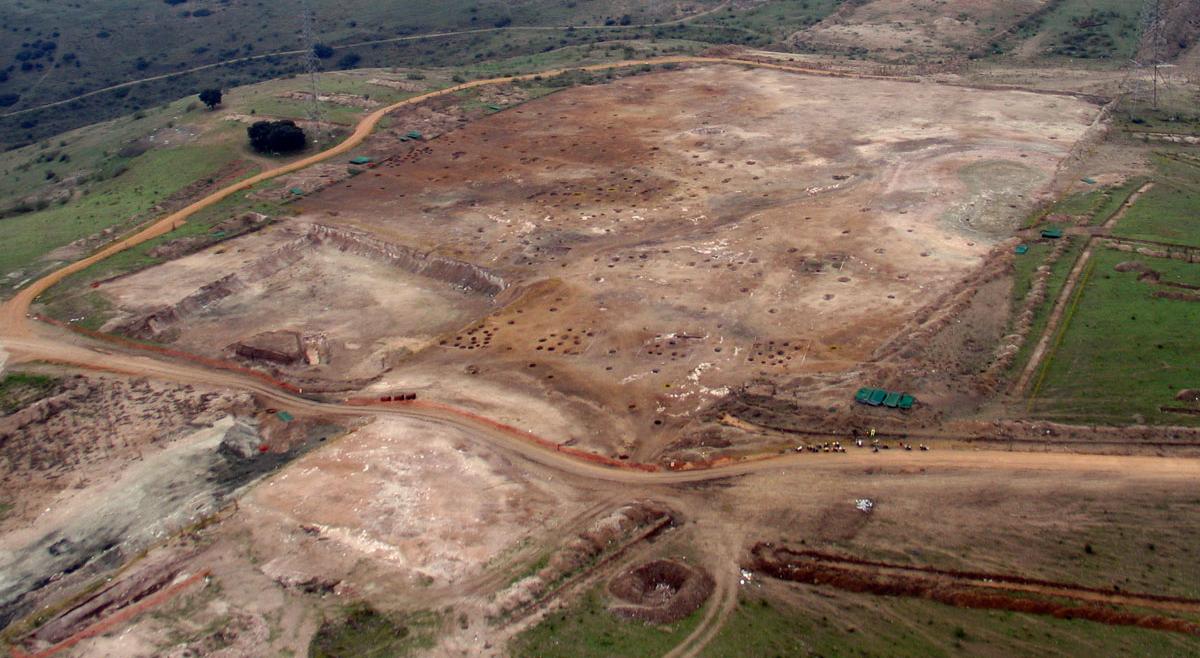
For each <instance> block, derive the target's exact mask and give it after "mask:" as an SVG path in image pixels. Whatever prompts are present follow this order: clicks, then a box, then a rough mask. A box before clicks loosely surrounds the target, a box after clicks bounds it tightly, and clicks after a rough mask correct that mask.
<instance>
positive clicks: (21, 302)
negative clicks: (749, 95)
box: [0, 56, 1200, 484]
mask: <svg viewBox="0 0 1200 658" xmlns="http://www.w3.org/2000/svg"><path fill="white" fill-rule="evenodd" d="M663 64H735V65H743V66H753V67H758V68H768V69H776V70H782V71H790V72H796V73H804V74H810V75H820V76H845V75H851V76H852V77H863V78H877V79H890V78H888V77H887V76H872V75H867V74H845V73H838V72H831V71H825V70H819V69H807V68H803V67H795V66H787V65H783V64H773V63H767V62H753V61H745V60H738V59H731V58H722V57H690V56H672V57H660V58H655V59H641V60H630V61H624V62H619V63H614V64H599V65H594V66H588V67H582V69H560V70H552V71H542V72H540V73H536V74H532V73H531V74H526V75H518V76H503V77H498V78H489V79H484V80H474V81H471V82H466V83H463V84H460V85H456V86H453V87H448V88H446V89H442V90H439V91H434V92H430V93H427V94H423V95H420V96H415V97H413V98H409V99H407V100H403V101H399V102H397V103H393V104H391V105H388V106H386V107H383V108H380V109H378V110H375V111H374V112H371V113H370V114H368V115H366V116H365V117H363V118H362V120H360V121H359V123H358V125H357V126H356V127H355V130H354V132H353V133H352V134H351V135H350V136H349V137H348V138H347V139H346V140H344V141H343V142H341V143H339V144H337V145H336V146H333V147H331V148H329V149H327V150H325V151H322V152H320V153H316V154H314V155H311V156H308V157H305V158H302V159H300V160H296V161H294V162H290V163H288V164H285V165H282V166H280V167H277V168H275V169H270V170H267V171H264V172H261V173H259V174H257V175H255V176H252V177H250V178H247V179H245V180H242V181H239V182H237V183H234V184H232V185H229V186H227V187H224V188H222V189H220V190H218V191H216V192H214V193H212V194H210V195H208V196H206V197H204V198H202V199H200V200H198V201H196V202H194V203H192V204H190V205H188V206H186V207H184V208H182V209H181V210H178V211H176V212H173V213H171V214H169V215H166V216H165V217H163V218H162V219H159V220H158V221H156V222H154V223H153V224H150V225H149V226H147V227H145V228H143V229H141V230H140V231H138V232H136V233H134V234H133V235H131V236H127V237H124V238H122V239H120V240H118V241H116V242H114V243H113V244H111V245H109V246H107V247H105V248H104V249H101V250H100V251H98V252H96V253H95V254H92V255H91V256H89V257H87V258H84V259H82V260H79V261H76V262H74V263H71V264H69V265H67V266H65V267H63V268H61V269H59V270H56V271H54V272H52V273H50V274H48V275H46V276H45V277H43V278H41V279H39V280H37V281H35V282H33V283H32V284H30V285H29V286H28V287H26V288H24V289H23V290H21V291H20V292H19V293H18V294H17V295H15V296H14V297H13V298H12V299H10V300H9V301H8V302H6V303H5V304H4V305H3V307H0V349H3V350H5V351H7V352H8V353H10V355H11V357H10V358H13V359H14V360H45V361H52V362H57V363H64V364H69V365H74V366H78V367H84V368H89V369H95V370H107V371H113V372H121V373H127V374H131V375H145V376H152V377H159V378H163V379H167V380H175V381H188V382H195V383H206V384H212V385H218V386H227V387H229V388H233V389H238V390H248V391H253V392H255V393H258V394H260V395H262V396H264V397H265V398H267V399H270V400H273V401H275V402H277V403H278V404H280V405H286V406H290V407H292V408H296V409H305V410H311V411H318V412H320V413H324V414H344V415H363V414H381V415H400V416H408V417H415V418H423V419H426V420H432V421H435V422H442V423H448V424H452V425H456V426H459V427H464V428H468V429H470V430H472V431H475V432H478V433H479V434H480V435H481V436H483V437H485V438H486V439H487V440H489V441H492V442H494V443H497V444H502V445H504V446H505V447H508V448H510V449H513V450H515V451H516V452H519V453H521V454H523V455H524V456H526V457H528V458H530V459H533V460H534V461H538V462H541V463H543V464H546V465H548V466H552V467H555V468H559V469H562V470H564V471H570V472H573V473H575V474H577V475H581V476H584V477H591V478H596V479H601V480H608V481H615V482H641V483H646V484H654V483H673V482H695V481H700V480H708V479H714V478H721V477H729V476H733V475H740V474H744V473H749V472H754V471H758V470H763V469H770V468H788V467H792V466H795V465H797V464H796V462H799V461H807V462H810V463H809V464H806V468H812V467H818V468H824V467H829V466H831V465H836V467H838V468H841V467H844V466H845V465H848V464H857V463H864V464H866V463H874V461H875V460H873V459H872V457H871V455H868V454H864V455H853V456H850V455H847V456H839V458H837V459H836V460H828V461H824V462H817V461H815V460H813V459H812V458H811V457H804V456H801V455H791V456H781V457H777V458H773V459H769V460H754V461H743V462H737V463H732V464H729V465H725V466H722V467H719V468H716V469H710V470H704V471H693V472H657V473H652V472H636V471H629V470H619V469H613V468H609V467H606V466H602V465H598V464H593V463H589V462H585V461H582V460H579V459H575V458H572V457H570V456H568V455H564V454H561V453H557V452H555V451H553V450H549V449H546V448H544V447H541V446H538V445H535V443H533V442H530V441H522V440H520V439H519V438H518V437H516V436H514V435H512V434H506V433H504V432H501V431H499V430H497V429H496V428H495V427H492V426H490V425H487V424H485V423H482V422H479V421H477V420H475V419H472V418H470V417H469V416H468V415H467V414H465V413H463V414H456V413H453V412H452V411H447V410H431V409H415V408H411V407H395V408H383V407H377V406H369V407H358V406H353V405H337V404H329V403H318V402H313V401H310V400H307V399H304V398H301V397H298V396H294V395H290V394H287V393H285V392H283V391H281V390H278V389H276V388H273V387H271V386H269V385H268V384H266V383H263V382H259V381H256V380H254V379H252V378H249V377H246V376H243V375H239V374H236V373H230V372H223V371H214V370H209V369H205V368H200V367H198V366H192V365H187V364H182V363H177V362H169V361H163V360H158V359H153V358H150V357H148V356H135V355H133V354H127V353H125V354H116V353H113V352H109V351H107V350H100V349H97V348H93V347H90V346H88V345H87V344H85V343H84V341H83V339H81V338H79V337H78V336H73V335H71V334H70V333H69V332H66V331H62V330H58V329H55V328H52V327H48V326H46V325H43V324H41V323H36V322H34V321H32V320H31V319H30V318H29V317H28V313H29V307H30V305H31V304H32V303H33V301H34V300H35V299H36V298H37V297H38V296H39V295H41V294H42V293H44V292H45V291H46V290H48V289H49V288H50V287H52V286H53V285H55V284H56V283H58V282H60V281H62V280H63V279H64V278H66V277H68V276H70V275H72V274H75V273H77V272H80V271H82V270H84V269H86V268H88V267H90V266H91V265H94V264H96V263H98V262H100V261H102V260H104V259H106V258H109V257H111V256H112V255H114V254H117V253H119V252H121V251H124V250H125V249H128V248H130V247H133V246H135V245H138V244H141V243H142V242H145V241H147V240H150V239H152V238H154V237H157V236H160V235H163V234H165V233H168V232H170V231H171V230H173V229H175V228H176V227H178V226H180V225H181V224H183V223H184V222H186V221H187V219H188V218H189V217H191V216H192V215H194V214H196V213H197V212H199V211H201V210H203V209H205V208H208V207H209V206H212V205H214V204H216V203H219V202H220V201H222V200H224V199H226V198H228V197H229V196H231V195H233V194H236V193H237V192H240V191H242V190H245V189H248V188H250V187H253V186H254V185H257V184H259V183H262V182H264V181H267V180H271V179H273V178H275V177H278V176H281V175H283V174H287V173H290V172H294V171H297V170H300V169H303V168H305V167H308V166H311V165H314V164H317V163H319V162H323V161H326V160H329V159H331V158H334V157H337V156H339V155H342V154H344V153H347V152H348V151H350V150H352V149H353V148H355V147H356V146H358V145H359V144H361V143H362V142H363V140H365V139H366V138H367V137H368V136H369V135H370V134H371V133H372V132H373V131H374V130H375V128H376V127H377V125H378V124H379V122H380V120H382V119H383V118H384V117H385V116H387V115H388V114H389V113H391V112H393V111H395V110H397V109H400V108H403V107H408V106H411V105H416V104H419V103H422V102H424V101H426V100H429V99H431V98H436V97H439V96H444V95H447V94H453V93H455V92H458V91H462V90H465V89H472V88H475V87H482V86H487V85H497V84H506V83H510V82H513V81H518V80H527V79H532V78H534V77H535V76H543V77H544V76H553V75H557V74H559V73H562V72H564V71H566V70H586V71H600V70H607V69H614V68H628V67H633V66H644V65H663ZM1095 460H1099V461H1095ZM902 461H904V462H906V463H908V462H910V461H911V462H912V463H913V464H917V463H920V464H923V465H943V466H960V467H968V468H972V467H973V468H989V467H992V466H995V465H997V464H998V463H1008V464H1010V465H1013V466H1017V467H1029V468H1049V469H1068V470H1075V469H1083V468H1086V469H1096V468H1099V469H1101V470H1104V469H1107V468H1114V469H1115V468H1118V467H1120V468H1126V469H1128V468H1134V466H1132V464H1133V463H1142V467H1144V468H1147V469H1150V470H1155V469H1166V470H1171V469H1185V470H1188V472H1197V471H1200V469H1198V468H1197V466H1196V465H1193V464H1192V463H1190V462H1178V463H1177V462H1174V461H1168V462H1162V461H1161V460H1160V461H1153V460H1151V461H1145V462H1137V461H1136V460H1134V459H1129V458H1122V459H1117V458H1100V457H1092V456H1083V455H1053V456H1051V455H1033V454H1019V453H949V452H946V453H937V454H936V456H930V455H929V454H928V453H922V454H920V455H919V456H913V457H909V456H905V457H904V458H903V460H902ZM1018 462H1019V463H1018ZM1118 465H1119V466H1118ZM1189 469H1190V470H1189Z"/></svg>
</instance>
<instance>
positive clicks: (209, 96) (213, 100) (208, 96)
mask: <svg viewBox="0 0 1200 658" xmlns="http://www.w3.org/2000/svg"><path fill="white" fill-rule="evenodd" d="M200 102H201V103H204V104H205V105H207V106H208V109H210V110H211V109H213V108H215V107H216V106H218V105H220V104H221V90H220V89H204V90H202V91H201V92H200Z"/></svg>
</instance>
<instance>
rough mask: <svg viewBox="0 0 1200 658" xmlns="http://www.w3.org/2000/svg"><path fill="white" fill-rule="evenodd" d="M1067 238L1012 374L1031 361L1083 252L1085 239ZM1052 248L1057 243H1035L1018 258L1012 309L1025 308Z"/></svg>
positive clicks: (1013, 364) (1053, 266)
mask: <svg viewBox="0 0 1200 658" xmlns="http://www.w3.org/2000/svg"><path fill="white" fill-rule="evenodd" d="M1064 239H1066V240H1071V241H1072V242H1071V246H1070V247H1068V248H1067V250H1066V251H1065V252H1063V254H1062V255H1061V256H1059V258H1058V260H1056V261H1055V262H1054V263H1053V264H1051V266H1050V268H1051V269H1050V278H1049V280H1047V282H1046V298H1045V299H1044V300H1043V301H1042V303H1041V304H1040V305H1039V306H1038V307H1037V309H1036V310H1035V312H1034V316H1033V321H1032V322H1031V323H1030V329H1029V336H1028V337H1027V338H1026V339H1025V342H1024V343H1023V344H1022V345H1021V349H1020V350H1019V351H1018V352H1017V356H1016V358H1015V359H1013V362H1012V366H1011V367H1010V368H1009V373H1010V374H1011V375H1017V374H1019V373H1020V372H1021V371H1022V370H1024V369H1025V364H1026V363H1027V362H1028V361H1029V357H1030V356H1031V355H1032V353H1033V348H1034V346H1035V345H1037V341H1038V338H1039V337H1040V336H1041V335H1042V332H1044V331H1045V330H1046V323H1047V322H1049V320H1050V312H1051V310H1053V308H1054V302H1055V300H1057V299H1058V295H1059V294H1060V293H1061V292H1062V289H1063V286H1064V285H1066V283H1067V277H1068V276H1070V274H1071V269H1072V268H1074V267H1075V261H1077V260H1078V259H1079V255H1080V254H1082V253H1083V248H1084V246H1085V242H1084V241H1083V240H1081V239H1079V238H1073V237H1067V238H1064ZM1053 248H1054V245H1053V244H1051V243H1047V242H1042V243H1038V244H1034V245H1032V246H1030V248H1029V253H1027V254H1025V255H1024V256H1020V257H1018V258H1017V259H1016V263H1015V267H1016V276H1015V281H1014V283H1013V298H1012V299H1013V301H1012V307H1013V309H1020V308H1021V307H1022V305H1023V303H1024V300H1025V295H1026V294H1028V293H1029V289H1030V287H1031V285H1032V280H1033V276H1034V274H1035V273H1036V271H1037V268H1038V266H1040V265H1044V264H1046V262H1045V259H1046V258H1047V257H1048V256H1049V254H1050V251H1051V250H1052V249H1053Z"/></svg>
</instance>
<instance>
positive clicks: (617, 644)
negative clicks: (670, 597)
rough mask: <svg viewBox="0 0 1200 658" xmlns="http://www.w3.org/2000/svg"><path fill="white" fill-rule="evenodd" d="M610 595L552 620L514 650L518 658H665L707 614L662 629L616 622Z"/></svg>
mask: <svg viewBox="0 0 1200 658" xmlns="http://www.w3.org/2000/svg"><path fill="white" fill-rule="evenodd" d="M605 598H606V597H605V595H604V594H603V593H602V592H601V591H600V590H599V589H595V590H592V591H591V592H588V593H587V594H585V595H584V596H583V598H582V600H580V601H578V602H577V603H575V605H573V606H571V607H570V608H568V609H566V610H563V611H560V612H554V613H551V614H549V615H548V616H547V617H546V618H545V619H543V620H542V621H541V623H539V624H538V625H537V626H534V627H533V628H530V629H529V630H527V631H525V632H523V633H521V634H520V635H518V636H517V637H516V638H514V639H513V642H512V643H511V644H510V645H509V653H510V655H513V656H530V657H532V656H537V657H538V658H554V657H555V656H562V657H564V658H566V657H570V658H589V657H594V658H618V657H622V656H627V657H628V658H641V657H643V656H661V655H663V654H664V653H666V652H668V651H670V650H671V649H672V648H674V647H675V646H676V645H677V644H679V642H680V641H682V640H683V638H685V637H687V635H688V634H689V633H691V631H692V629H694V628H695V627H696V624H698V623H699V622H700V618H701V616H703V614H704V609H703V608H701V609H700V610H697V611H696V612H694V613H692V614H691V615H689V616H688V617H687V618H685V619H683V620H682V621H679V622H677V623H674V624H670V625H666V626H658V625H655V624H646V623H643V622H639V621H629V620H624V619H620V618H618V617H616V616H615V615H613V614H612V613H610V612H609V611H608V609H607V603H606V600H605Z"/></svg>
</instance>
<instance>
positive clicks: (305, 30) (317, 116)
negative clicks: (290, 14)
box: [301, 0, 325, 144]
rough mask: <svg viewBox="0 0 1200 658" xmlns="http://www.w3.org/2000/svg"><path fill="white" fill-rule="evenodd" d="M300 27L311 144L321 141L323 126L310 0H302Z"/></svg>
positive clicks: (319, 77) (314, 17)
mask: <svg viewBox="0 0 1200 658" xmlns="http://www.w3.org/2000/svg"><path fill="white" fill-rule="evenodd" d="M302 13H303V16H302V20H303V21H304V24H303V26H302V28H301V35H302V40H303V42H304V47H305V48H306V53H305V55H304V71H305V73H307V74H308V84H309V88H310V93H311V94H312V97H311V98H310V99H309V105H308V120H309V121H311V122H312V123H313V144H318V143H320V141H321V130H322V126H324V125H325V124H324V121H323V117H322V116H321V84H320V82H321V59H320V58H319V57H317V37H316V14H315V13H314V12H313V8H312V0H304V8H303V12H302Z"/></svg>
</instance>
